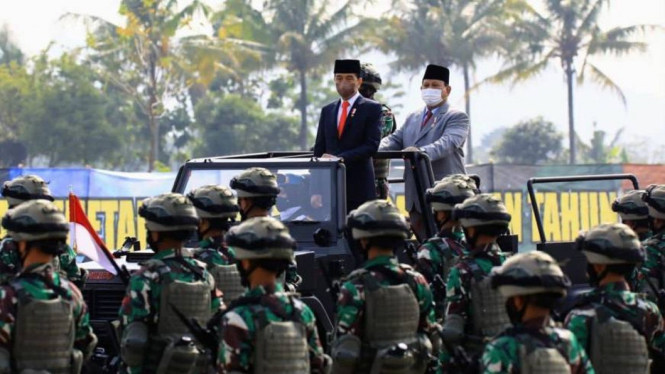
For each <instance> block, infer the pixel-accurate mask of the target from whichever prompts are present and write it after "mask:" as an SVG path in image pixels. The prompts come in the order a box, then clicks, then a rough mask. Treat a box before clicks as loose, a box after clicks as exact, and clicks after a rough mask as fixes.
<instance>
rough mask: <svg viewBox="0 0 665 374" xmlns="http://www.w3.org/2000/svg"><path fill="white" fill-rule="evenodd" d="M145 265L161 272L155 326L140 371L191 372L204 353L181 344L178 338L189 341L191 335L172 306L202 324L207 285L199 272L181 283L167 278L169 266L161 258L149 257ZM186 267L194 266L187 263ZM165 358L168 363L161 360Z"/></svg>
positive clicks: (207, 311)
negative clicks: (191, 280)
mask: <svg viewBox="0 0 665 374" xmlns="http://www.w3.org/2000/svg"><path fill="white" fill-rule="evenodd" d="M176 261H177V260H176ZM183 261H184V260H183ZM150 263H152V264H150ZM181 264H182V263H181ZM147 265H148V266H154V267H155V268H156V271H157V272H159V273H160V274H162V284H161V286H162V290H161V295H160V301H159V318H158V322H157V326H156V328H153V329H151V336H150V338H149V340H150V342H149V347H148V351H149V352H148V354H147V355H146V359H145V360H144V372H146V373H153V372H155V373H160V374H161V373H174V374H175V373H193V372H194V370H195V369H194V367H193V365H197V366H199V367H201V366H204V365H205V363H203V362H200V360H202V359H203V358H204V356H203V355H200V354H199V352H198V350H196V349H195V347H193V346H192V345H190V344H185V343H183V341H182V338H186V339H191V340H193V339H194V338H193V336H192V335H191V333H190V331H189V330H188V329H187V327H186V326H185V325H184V324H183V323H182V321H180V318H179V317H178V315H177V314H176V313H175V312H174V310H173V307H175V308H177V309H178V310H179V311H180V312H181V313H182V314H184V315H185V316H187V317H188V318H194V319H196V320H197V321H199V323H200V324H201V325H205V324H206V322H207V321H208V320H209V319H210V317H211V316H212V312H211V310H210V309H211V308H210V305H211V303H212V300H211V298H212V296H211V291H212V288H211V285H210V284H208V283H206V282H205V279H204V278H203V277H202V276H201V275H197V279H196V281H194V282H183V281H179V280H175V279H173V278H171V277H169V276H168V275H167V274H168V272H169V271H170V268H169V265H168V264H167V263H166V262H165V261H163V260H150V261H148V263H147ZM201 265H202V263H201ZM189 266H192V267H193V266H194V265H191V264H189ZM200 270H203V269H200ZM195 274H196V273H195ZM172 306H173V307H172ZM167 359H168V361H169V363H166V362H165V360H167Z"/></svg>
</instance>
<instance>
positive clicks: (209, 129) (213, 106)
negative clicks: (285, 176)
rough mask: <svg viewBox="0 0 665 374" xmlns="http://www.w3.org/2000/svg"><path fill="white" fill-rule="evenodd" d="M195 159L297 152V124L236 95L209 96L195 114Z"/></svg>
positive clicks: (291, 118) (198, 106) (197, 107)
mask: <svg viewBox="0 0 665 374" xmlns="http://www.w3.org/2000/svg"><path fill="white" fill-rule="evenodd" d="M195 117H196V124H195V125H194V129H195V132H196V134H197V136H196V139H197V142H198V144H197V146H196V148H195V149H194V157H205V156H215V155H230V154H240V153H247V152H265V151H269V150H279V151H290V150H294V149H296V148H297V142H296V141H297V139H298V125H297V120H296V119H295V118H293V117H288V116H284V115H279V114H271V113H266V112H264V111H263V109H262V108H261V106H260V105H259V104H258V103H256V102H255V101H253V100H248V99H246V98H243V97H241V96H240V95H236V94H228V95H221V94H220V95H214V96H213V95H209V96H208V97H206V98H205V99H203V100H202V101H201V102H200V103H199V104H198V105H197V106H196V110H195Z"/></svg>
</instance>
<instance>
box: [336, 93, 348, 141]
mask: <svg viewBox="0 0 665 374" xmlns="http://www.w3.org/2000/svg"><path fill="white" fill-rule="evenodd" d="M348 109H349V102H348V101H346V100H345V101H344V102H343V103H342V115H341V116H339V126H337V136H338V137H339V138H341V137H342V133H343V132H344V125H345V124H346V112H347V110H348Z"/></svg>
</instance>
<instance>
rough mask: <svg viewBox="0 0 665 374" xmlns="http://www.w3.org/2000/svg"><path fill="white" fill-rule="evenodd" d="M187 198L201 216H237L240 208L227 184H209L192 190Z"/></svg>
mask: <svg viewBox="0 0 665 374" xmlns="http://www.w3.org/2000/svg"><path fill="white" fill-rule="evenodd" d="M187 198H188V199H189V200H190V201H191V202H192V204H193V205H194V207H195V208H196V213H197V215H198V216H199V218H212V219H214V218H235V217H236V215H237V214H238V212H239V211H240V208H239V207H238V200H237V199H236V197H235V196H234V195H233V191H231V189H230V188H228V187H225V186H218V185H207V186H203V187H199V188H197V189H195V190H192V191H191V192H190V193H189V194H187Z"/></svg>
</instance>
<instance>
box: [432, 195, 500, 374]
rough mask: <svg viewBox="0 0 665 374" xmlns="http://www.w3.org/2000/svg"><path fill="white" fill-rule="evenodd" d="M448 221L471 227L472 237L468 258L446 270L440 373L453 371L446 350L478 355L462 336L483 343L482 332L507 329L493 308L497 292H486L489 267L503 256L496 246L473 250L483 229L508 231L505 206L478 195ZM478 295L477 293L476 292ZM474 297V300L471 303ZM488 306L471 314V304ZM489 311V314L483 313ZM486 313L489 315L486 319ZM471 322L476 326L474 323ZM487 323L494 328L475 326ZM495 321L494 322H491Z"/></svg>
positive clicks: (477, 349)
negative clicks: (443, 345)
mask: <svg viewBox="0 0 665 374" xmlns="http://www.w3.org/2000/svg"><path fill="white" fill-rule="evenodd" d="M452 219H453V220H455V221H459V222H460V223H461V225H462V227H464V229H465V230H466V229H468V228H471V227H473V228H474V229H475V230H477V231H476V233H475V234H474V235H473V236H472V237H468V236H467V239H468V240H469V251H468V254H467V255H465V256H463V257H462V258H460V260H459V262H458V263H457V264H456V265H455V266H454V267H453V268H452V269H451V270H450V274H449V275H448V279H447V281H446V301H445V302H446V313H445V316H444V325H443V329H442V337H443V341H444V342H445V343H446V347H447V348H446V349H445V350H443V353H442V355H441V364H442V367H443V370H444V372H446V371H450V370H453V369H452V367H451V365H452V364H453V362H452V361H453V357H452V355H451V353H452V352H451V351H450V349H456V347H457V346H459V345H460V344H462V343H464V344H462V345H463V347H464V349H465V350H467V351H468V353H469V354H470V355H472V356H474V357H476V356H478V355H479V354H480V353H481V352H482V348H483V347H482V343H479V342H473V341H472V339H471V340H467V341H464V342H463V337H464V336H465V335H475V338H476V339H485V338H487V337H489V336H490V335H492V334H490V333H488V332H487V331H486V330H488V329H496V330H499V331H500V329H501V328H502V326H503V325H508V324H509V321H508V317H507V316H506V315H505V311H504V309H503V304H502V305H496V304H497V303H498V302H497V298H498V296H499V295H498V291H491V290H486V289H488V288H489V286H488V285H487V282H488V280H487V278H488V276H489V274H490V271H491V270H492V268H493V267H496V266H500V265H501V264H503V263H504V261H505V260H506V255H505V254H504V253H503V252H502V251H501V249H500V248H499V246H498V244H496V242H494V243H491V244H486V245H480V246H476V245H475V243H476V240H477V238H478V236H479V235H480V233H481V232H482V230H484V226H490V227H503V226H505V227H506V228H507V227H508V224H509V223H510V219H511V216H510V214H509V213H508V210H507V209H506V207H505V205H504V204H503V203H502V202H501V201H500V200H498V199H496V198H494V197H492V196H491V195H489V194H480V195H476V196H473V197H470V198H468V199H466V200H465V201H464V202H463V203H461V204H457V205H456V206H455V209H454V210H453V211H452ZM474 284H475V285H484V287H485V288H484V289H483V291H482V292H490V293H489V294H487V295H482V296H480V295H474V294H473V292H472V289H473V288H474ZM478 292H481V290H480V289H478ZM474 297H475V298H476V299H474ZM485 302H487V303H490V304H487V305H484V306H482V308H483V310H482V313H483V314H482V315H481V314H480V313H481V311H479V310H474V307H473V304H474V303H476V304H480V305H482V304H483V303H485ZM485 308H490V310H485ZM487 313H493V314H491V315H487ZM490 317H491V318H490ZM474 320H475V321H476V322H474ZM484 320H487V321H490V320H492V321H493V322H492V323H495V325H494V326H492V327H488V326H483V325H481V324H479V325H476V323H477V322H478V321H484ZM495 320H496V321H495Z"/></svg>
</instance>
